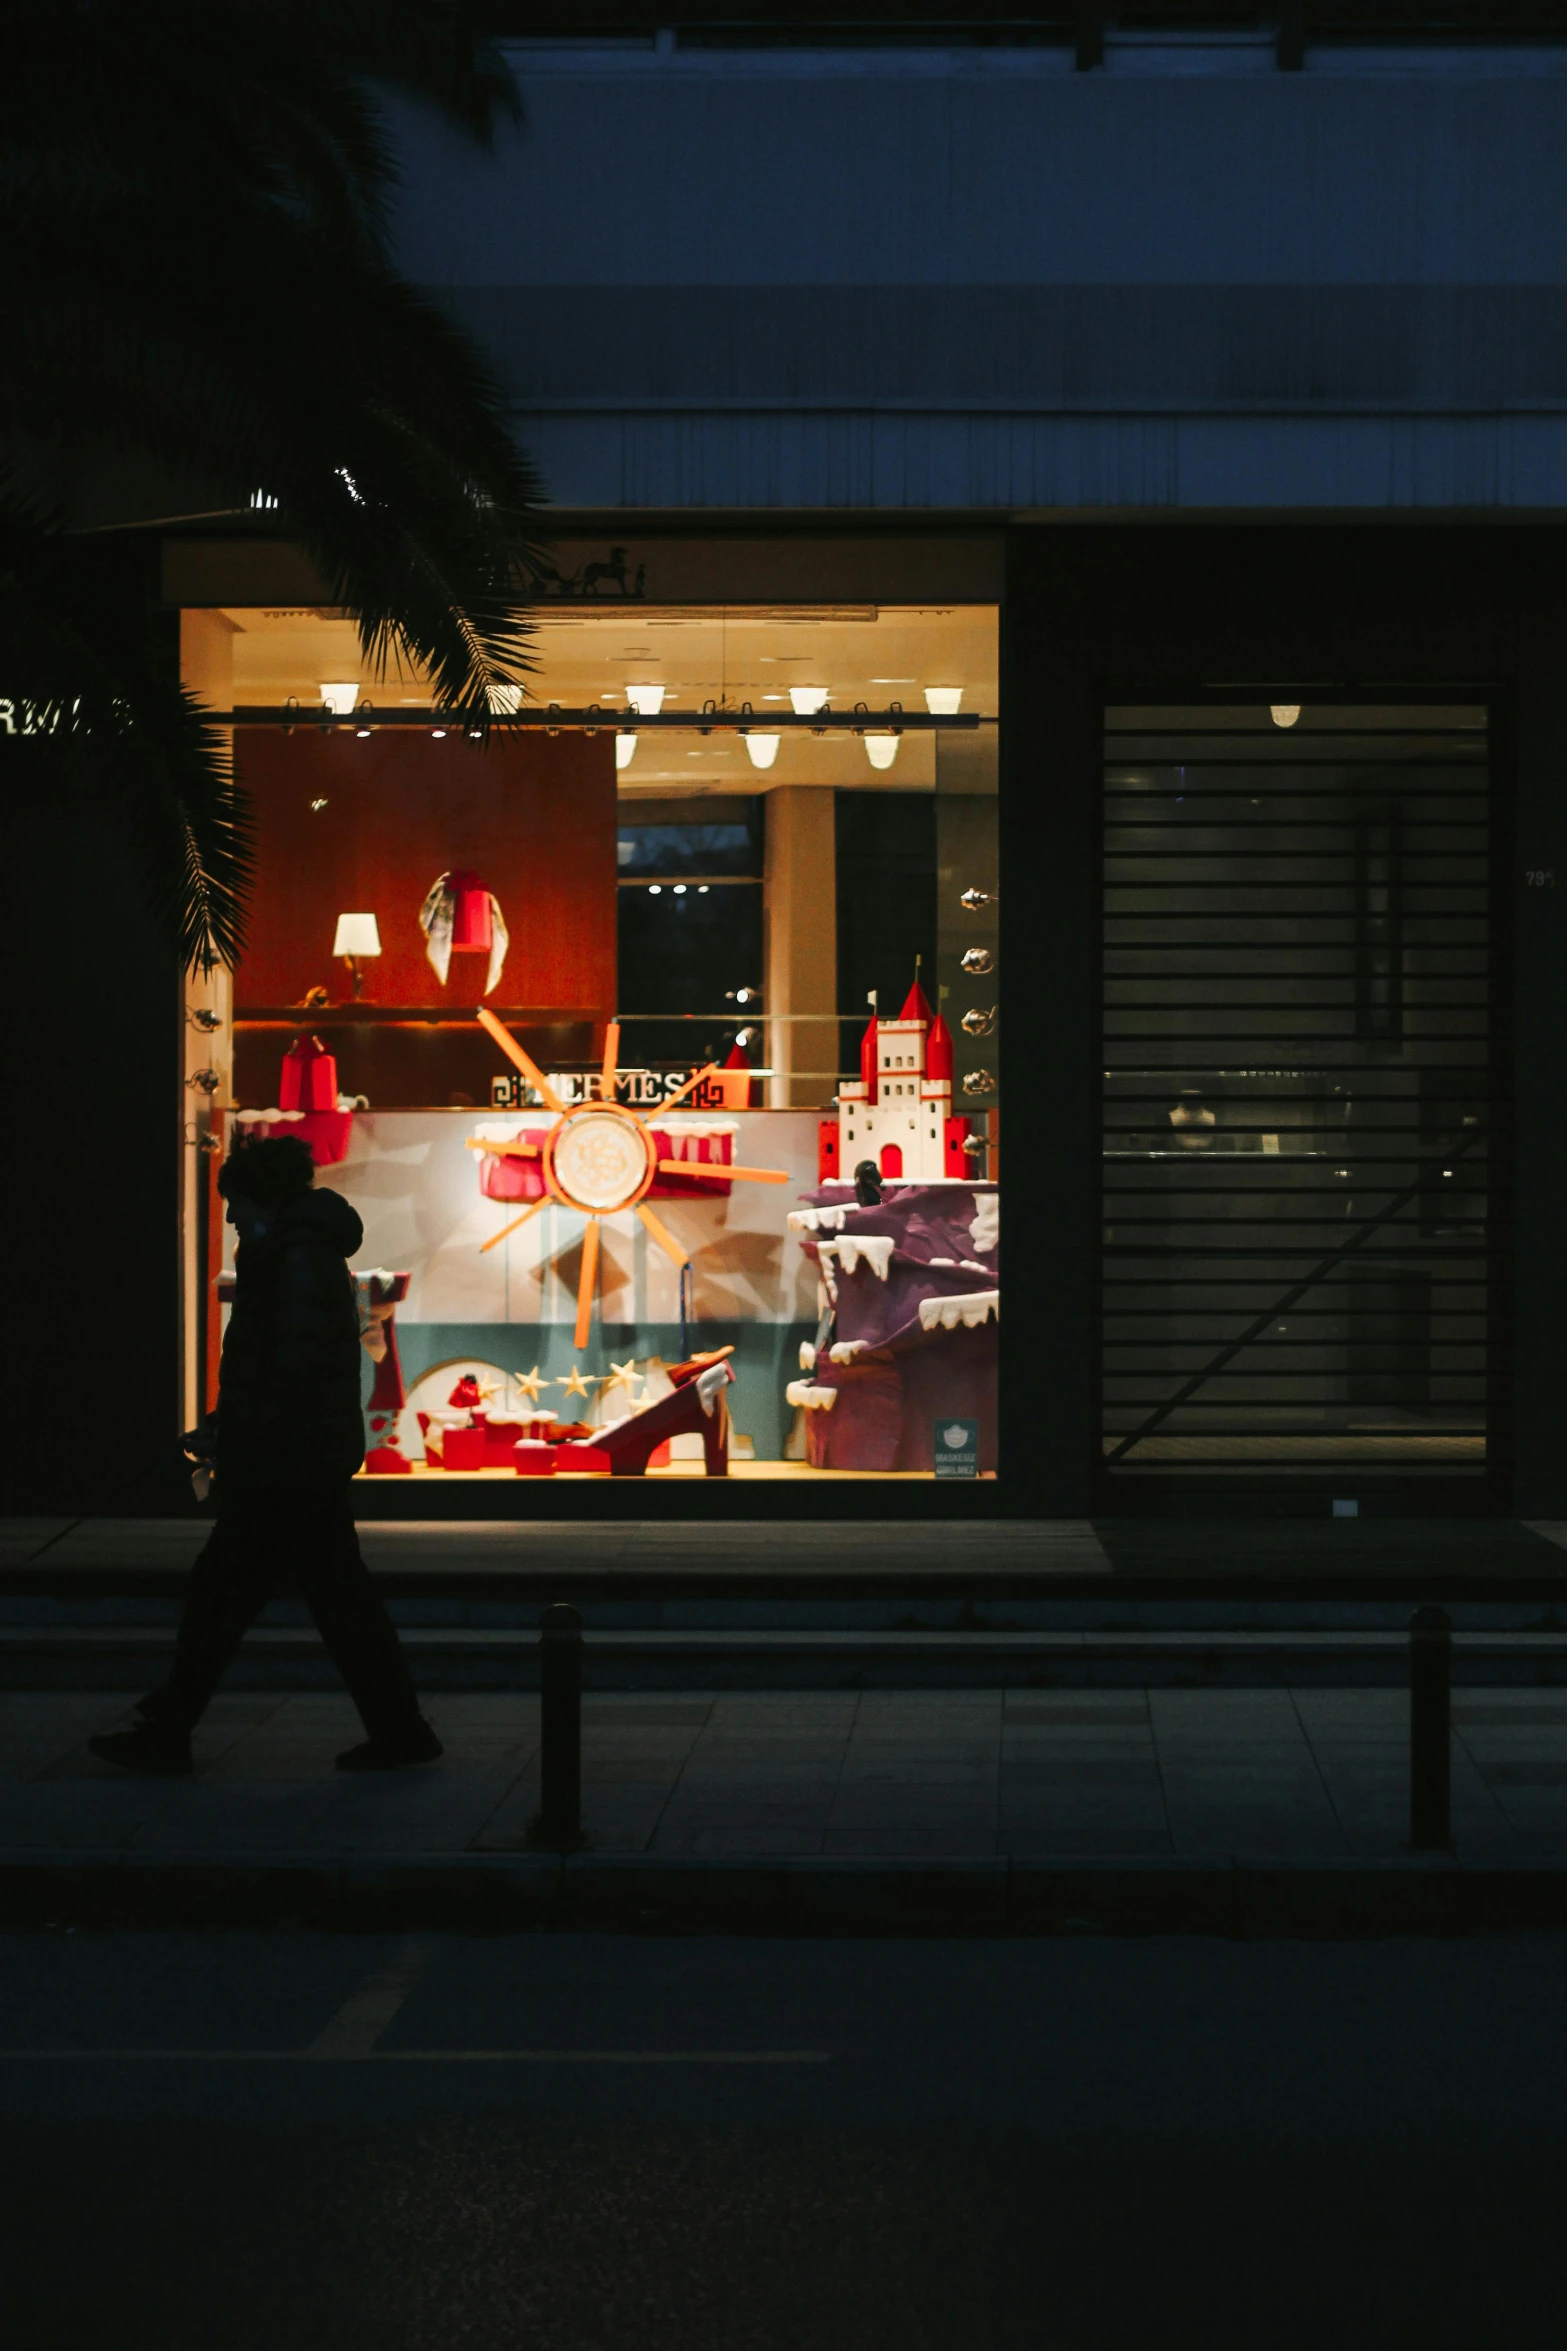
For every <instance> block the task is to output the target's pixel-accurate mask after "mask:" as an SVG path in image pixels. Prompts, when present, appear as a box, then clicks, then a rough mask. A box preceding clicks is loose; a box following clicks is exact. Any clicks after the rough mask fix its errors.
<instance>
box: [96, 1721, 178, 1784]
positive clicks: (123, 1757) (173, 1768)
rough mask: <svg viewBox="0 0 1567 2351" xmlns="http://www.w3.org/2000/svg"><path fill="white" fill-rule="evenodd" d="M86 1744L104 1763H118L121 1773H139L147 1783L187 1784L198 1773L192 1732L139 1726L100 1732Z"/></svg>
mask: <svg viewBox="0 0 1567 2351" xmlns="http://www.w3.org/2000/svg"><path fill="white" fill-rule="evenodd" d="M87 1744H88V1746H89V1747H90V1748H91V1749H92V1752H93V1753H94V1755H98V1756H101V1757H102V1759H103V1761H104V1762H105V1763H117V1764H118V1765H119V1767H120V1769H121V1771H136V1772H140V1773H141V1774H142V1775H143V1777H144V1778H147V1779H163V1780H185V1779H189V1777H190V1775H191V1773H192V1771H193V1770H194V1769H195V1766H194V1764H193V1763H192V1762H191V1759H190V1733H189V1731H169V1730H161V1731H160V1730H154V1729H153V1728H152V1727H151V1725H150V1724H145V1723H138V1724H137V1726H136V1728H135V1729H134V1730H132V1731H101V1732H100V1733H99V1735H98V1736H97V1738H95V1739H89V1740H88V1742H87Z"/></svg>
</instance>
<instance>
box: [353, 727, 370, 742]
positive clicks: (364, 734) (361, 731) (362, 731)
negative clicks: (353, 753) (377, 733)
mask: <svg viewBox="0 0 1567 2351" xmlns="http://www.w3.org/2000/svg"><path fill="white" fill-rule="evenodd" d="M354 733H355V734H356V735H357V736H358V737H359V740H360V742H361V743H363V742H365V741H366V740H367V739H368V737H369V733H370V729H369V728H368V727H355V729H354Z"/></svg>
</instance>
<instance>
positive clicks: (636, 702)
mask: <svg viewBox="0 0 1567 2351" xmlns="http://www.w3.org/2000/svg"><path fill="white" fill-rule="evenodd" d="M626 700H627V701H628V702H629V703H630V705H631V707H632V709H633V710H634V711H635V712H636V714H637V716H638V718H657V716H658V714H659V712H660V711H661V710H662V709H663V707H664V689H663V687H662V686H628V687H627V688H626Z"/></svg>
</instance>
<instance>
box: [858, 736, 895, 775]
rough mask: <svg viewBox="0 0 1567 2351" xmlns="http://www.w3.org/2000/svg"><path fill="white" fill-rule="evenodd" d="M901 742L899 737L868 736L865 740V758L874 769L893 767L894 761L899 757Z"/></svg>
mask: <svg viewBox="0 0 1567 2351" xmlns="http://www.w3.org/2000/svg"><path fill="white" fill-rule="evenodd" d="M899 741H900V738H899V737H898V736H897V735H867V736H866V738H865V756H866V758H867V759H868V760H869V761H870V763H871V765H872V767H879V768H888V767H891V765H892V763H893V761H894V760H895V759H896V758H897V756H898V743H899Z"/></svg>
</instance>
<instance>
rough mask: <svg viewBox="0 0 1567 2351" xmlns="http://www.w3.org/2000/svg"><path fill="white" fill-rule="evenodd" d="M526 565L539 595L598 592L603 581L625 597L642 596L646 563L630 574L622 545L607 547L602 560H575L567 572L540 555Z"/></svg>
mask: <svg viewBox="0 0 1567 2351" xmlns="http://www.w3.org/2000/svg"><path fill="white" fill-rule="evenodd" d="M528 568H529V572H530V575H531V576H530V579H529V583H528V584H529V586H530V587H531V589H532V591H533V593H534V595H535V596H539V597H545V596H551V597H566V596H571V597H577V596H593V597H597V596H602V595H603V594H604V593H605V582H606V581H607V582H608V583H609V588H610V590H611V591H614V590H618V591H619V593H620V594H621V595H622V596H624V597H627V598H632V597H637V596H645V595H646V592H647V565H646V564H645V563H639V564H638V565H637V568H636V571H635V573H634V574H633V573H632V572H631V571H630V570H628V568H627V565H626V550H625V548H624V547H611V549H610V551H609V555H608V557H607V559H606V560H605V561H603V562H594V563H583V564H579V565H578V567H577V569H576V570H575V571H571V572H564V571H559V570H557V569H556V567H555V565H554V564H553V563H551V562H550V561H549V560H548V558H547V557H544V556H542V555H541V556H536V557H535V558H534V559H533V561H532V563H531V564H530V565H529V567H528Z"/></svg>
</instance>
